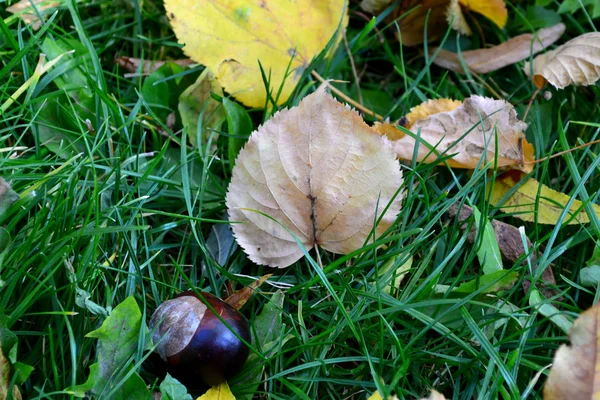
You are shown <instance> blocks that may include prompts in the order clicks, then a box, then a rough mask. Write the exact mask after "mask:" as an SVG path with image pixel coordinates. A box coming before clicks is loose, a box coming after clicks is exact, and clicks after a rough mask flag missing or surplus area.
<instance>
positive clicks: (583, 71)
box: [524, 32, 600, 89]
mask: <svg viewBox="0 0 600 400" xmlns="http://www.w3.org/2000/svg"><path fill="white" fill-rule="evenodd" d="M532 69H533V83H534V84H535V86H536V87H538V88H542V87H544V85H545V84H546V82H550V83H551V84H552V86H554V87H555V88H557V89H564V88H565V87H567V86H569V85H584V86H587V85H593V84H594V83H596V81H598V79H600V32H591V33H585V34H583V35H581V36H578V37H576V38H575V39H572V40H569V41H568V42H567V43H565V44H563V45H561V46H559V47H558V48H556V49H555V50H552V51H549V52H547V53H544V54H541V55H539V56H537V57H536V58H535V59H534V60H533V68H531V67H530V64H529V63H525V67H524V71H525V73H526V74H529V73H530V72H531V70H532Z"/></svg>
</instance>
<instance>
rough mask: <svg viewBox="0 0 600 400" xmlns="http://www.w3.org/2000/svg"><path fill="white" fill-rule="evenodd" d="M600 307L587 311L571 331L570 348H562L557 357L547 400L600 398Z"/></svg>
mask: <svg viewBox="0 0 600 400" xmlns="http://www.w3.org/2000/svg"><path fill="white" fill-rule="evenodd" d="M599 313H600V305H598V304H597V305H595V306H594V307H592V308H590V309H589V310H587V311H585V312H583V313H582V314H581V315H580V316H579V318H577V320H576V321H575V324H574V325H573V327H572V328H571V330H570V332H569V341H570V342H571V345H570V346H567V345H564V344H563V345H562V346H560V347H559V349H558V350H557V351H556V354H555V355H554V362H553V364H552V369H550V375H549V376H548V381H547V382H546V384H545V385H544V399H545V400H577V399H597V398H598V396H600V374H598V372H597V371H598V370H599V369H600V357H599V350H600V349H599V348H598V343H600V330H599V329H598V328H599V325H598V320H599V319H600V315H599Z"/></svg>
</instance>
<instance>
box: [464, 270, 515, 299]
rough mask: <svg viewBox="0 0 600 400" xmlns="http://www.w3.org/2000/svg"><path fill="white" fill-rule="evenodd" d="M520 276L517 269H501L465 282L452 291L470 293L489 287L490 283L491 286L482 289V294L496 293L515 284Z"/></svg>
mask: <svg viewBox="0 0 600 400" xmlns="http://www.w3.org/2000/svg"><path fill="white" fill-rule="evenodd" d="M518 277H519V273H518V272H516V271H507V270H500V271H496V272H492V273H491V274H488V275H482V276H480V277H479V278H476V279H473V280H470V281H468V282H465V283H463V284H462V285H460V286H459V287H457V288H456V289H454V290H453V291H452V293H466V294H470V293H474V292H476V291H478V290H479V288H482V287H487V286H488V285H491V286H489V287H488V288H487V289H484V290H482V291H480V294H487V293H496V292H499V291H500V290H505V289H510V288H511V287H512V286H513V285H514V284H515V282H516V280H517V278H518Z"/></svg>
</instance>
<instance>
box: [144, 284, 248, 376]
mask: <svg viewBox="0 0 600 400" xmlns="http://www.w3.org/2000/svg"><path fill="white" fill-rule="evenodd" d="M200 296H201V297H200ZM206 304H210V306H212V308H213V309H214V311H215V312H216V313H217V314H218V315H219V316H220V317H221V318H222V319H223V320H224V321H226V322H227V324H228V325H229V327H231V329H230V328H228V327H227V326H226V325H225V324H224V323H223V322H222V321H221V320H220V319H219V318H218V317H217V316H216V315H215V314H214V313H213V312H212V311H211V309H210V307H208V306H207V305H206ZM149 325H150V330H151V331H152V332H153V334H152V341H153V342H154V343H155V344H157V343H158V345H157V347H156V352H157V353H158V354H159V355H160V357H161V358H162V359H163V360H164V361H166V363H167V364H168V367H167V370H168V371H169V372H170V373H171V375H173V376H174V377H175V378H177V379H179V380H180V381H181V382H182V383H184V384H186V385H191V386H197V385H198V384H199V383H204V384H206V385H209V386H214V385H217V384H219V383H221V382H223V381H226V380H228V379H231V378H232V377H233V376H235V375H236V374H237V373H238V372H239V371H240V370H241V369H242V367H243V365H244V362H246V358H248V353H249V351H250V349H249V348H248V346H246V344H244V342H243V341H242V340H240V338H242V339H243V340H245V341H246V342H247V343H250V340H251V339H250V326H249V325H248V321H247V320H246V318H245V317H244V316H243V315H242V314H240V313H239V312H238V311H237V310H236V309H235V308H234V307H232V306H231V305H229V304H227V303H225V302H224V301H222V300H220V299H218V298H217V297H215V296H213V295H212V294H209V293H199V295H196V294H195V293H194V292H193V291H191V290H189V291H186V292H183V293H181V294H179V295H178V296H176V297H175V298H173V299H171V300H167V301H165V302H164V303H162V304H161V305H160V306H159V307H158V308H157V309H156V311H155V312H154V314H152V318H150V324H149ZM232 330H233V332H235V333H233V332H232ZM236 334H237V336H236ZM199 381H201V382H199Z"/></svg>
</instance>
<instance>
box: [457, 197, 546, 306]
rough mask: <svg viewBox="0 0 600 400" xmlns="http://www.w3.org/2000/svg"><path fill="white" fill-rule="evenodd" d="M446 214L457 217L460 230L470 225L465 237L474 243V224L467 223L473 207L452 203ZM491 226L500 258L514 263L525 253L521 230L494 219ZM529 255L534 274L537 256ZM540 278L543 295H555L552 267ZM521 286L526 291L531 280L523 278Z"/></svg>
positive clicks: (530, 245) (475, 230) (528, 243)
mask: <svg viewBox="0 0 600 400" xmlns="http://www.w3.org/2000/svg"><path fill="white" fill-rule="evenodd" d="M448 215H449V216H450V218H454V217H457V219H458V221H459V222H461V223H462V224H461V225H459V227H460V229H461V230H466V229H468V228H469V226H470V227H471V229H470V231H469V236H468V237H467V239H468V241H469V243H474V242H475V238H476V235H477V229H476V226H475V224H472V225H469V224H468V223H467V221H468V220H469V219H470V218H471V216H472V215H473V209H472V208H471V207H469V206H467V205H466V204H463V205H461V206H460V209H459V205H458V204H453V205H452V206H451V207H450V209H448ZM492 227H493V228H494V233H495V235H496V240H497V241H498V246H499V247H500V253H501V254H502V260H503V261H504V262H507V263H509V264H511V265H514V264H515V263H516V262H517V260H519V259H520V258H521V257H522V256H523V254H525V248H524V247H523V239H522V237H521V232H519V229H518V228H515V227H514V226H512V225H509V224H507V223H505V222H502V221H498V220H495V219H493V220H492ZM525 240H526V242H527V250H528V251H529V249H531V248H532V244H531V241H530V240H529V238H528V237H527V236H525ZM529 257H530V261H531V264H532V266H533V268H532V272H531V275H534V276H535V274H536V270H537V268H538V264H537V263H536V262H535V261H536V260H537V256H536V254H535V252H534V253H532V254H530V256H529ZM541 280H542V282H538V284H539V285H540V286H539V287H540V291H541V292H542V293H543V294H544V296H545V297H547V298H550V297H556V296H557V295H558V292H557V291H556V290H555V289H553V288H552V287H554V286H556V279H555V278H554V273H553V272H552V268H551V267H550V266H548V267H546V268H545V269H544V272H542V279H541ZM522 286H523V291H524V292H525V293H528V292H529V287H530V286H531V281H530V280H529V279H525V280H523V283H522Z"/></svg>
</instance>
